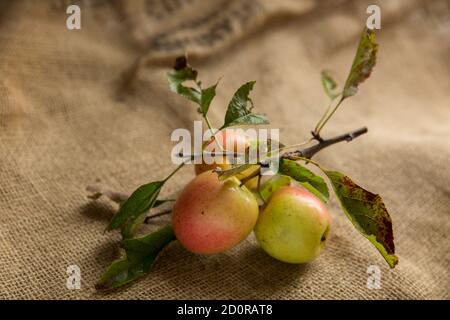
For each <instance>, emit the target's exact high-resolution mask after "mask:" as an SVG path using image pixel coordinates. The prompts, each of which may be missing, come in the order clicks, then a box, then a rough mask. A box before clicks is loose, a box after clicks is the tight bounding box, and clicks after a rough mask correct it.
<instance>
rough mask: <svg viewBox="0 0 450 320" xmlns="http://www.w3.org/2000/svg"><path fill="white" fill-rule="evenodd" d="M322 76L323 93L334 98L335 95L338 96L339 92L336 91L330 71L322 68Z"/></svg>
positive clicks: (335, 84)
mask: <svg viewBox="0 0 450 320" xmlns="http://www.w3.org/2000/svg"><path fill="white" fill-rule="evenodd" d="M321 76H322V86H323V89H324V90H325V93H326V94H327V96H328V97H329V98H330V99H332V100H334V99H336V97H338V96H339V93H338V92H336V88H337V83H336V81H335V80H334V79H333V78H332V77H331V75H330V73H329V72H328V71H327V70H323V71H322V73H321Z"/></svg>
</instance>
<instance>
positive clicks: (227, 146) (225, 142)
mask: <svg viewBox="0 0 450 320" xmlns="http://www.w3.org/2000/svg"><path fill="white" fill-rule="evenodd" d="M250 143H251V140H250V138H249V136H248V135H246V134H245V133H242V132H239V131H233V130H225V131H220V132H218V133H217V134H216V135H215V140H214V141H212V142H210V143H209V144H208V145H207V146H206V147H205V148H204V151H209V152H213V151H215V152H221V151H222V150H223V151H227V152H234V153H237V152H242V153H244V152H245V151H246V149H247V148H248V147H249V146H250ZM220 160H221V161H220V163H212V164H207V163H201V164H196V165H195V174H196V175H199V174H201V173H203V172H206V171H210V170H214V169H217V168H220V169H221V170H223V171H226V170H229V169H231V168H232V165H231V162H230V161H229V160H228V159H227V157H226V156H223V157H221V158H220ZM254 171H255V168H254V167H251V168H249V169H247V170H244V171H242V172H241V173H239V174H237V175H236V177H237V178H238V179H242V178H244V177H246V176H247V175H249V174H251V173H253V172H254ZM257 185H258V178H257V177H255V178H253V179H251V180H249V181H248V182H247V183H246V184H245V186H246V187H247V188H249V189H256V186H257Z"/></svg>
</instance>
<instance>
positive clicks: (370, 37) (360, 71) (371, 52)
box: [342, 28, 378, 99]
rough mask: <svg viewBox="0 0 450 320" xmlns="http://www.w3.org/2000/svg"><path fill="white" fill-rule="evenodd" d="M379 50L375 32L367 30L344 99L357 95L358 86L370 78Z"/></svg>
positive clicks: (353, 65) (359, 47)
mask: <svg viewBox="0 0 450 320" xmlns="http://www.w3.org/2000/svg"><path fill="white" fill-rule="evenodd" d="M377 50H378V44H376V43H375V32H374V31H373V30H370V29H368V28H366V29H365V30H364V32H363V34H362V36H361V40H360V42H359V45H358V49H357V51H356V56H355V59H354V60H353V64H352V68H351V70H350V73H349V75H348V78H347V81H346V82H345V86H344V91H343V94H342V99H345V98H348V97H351V96H353V95H355V94H356V92H357V91H358V85H359V84H360V83H362V82H363V81H364V80H366V79H367V78H368V77H369V76H370V74H371V73H372V69H373V67H374V66H375V63H376V60H377Z"/></svg>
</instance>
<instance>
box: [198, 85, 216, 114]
mask: <svg viewBox="0 0 450 320" xmlns="http://www.w3.org/2000/svg"><path fill="white" fill-rule="evenodd" d="M216 88H217V83H216V84H215V85H214V86H212V87H209V88H207V89H204V90H202V94H201V98H200V110H201V113H202V114H203V116H204V117H205V116H206V115H207V114H208V110H209V106H210V105H211V102H212V101H213V99H214V97H215V96H216Z"/></svg>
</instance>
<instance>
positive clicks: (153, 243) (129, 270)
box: [95, 225, 175, 290]
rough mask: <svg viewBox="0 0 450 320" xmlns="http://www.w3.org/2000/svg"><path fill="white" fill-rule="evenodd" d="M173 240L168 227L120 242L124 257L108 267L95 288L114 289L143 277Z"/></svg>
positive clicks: (173, 236)
mask: <svg viewBox="0 0 450 320" xmlns="http://www.w3.org/2000/svg"><path fill="white" fill-rule="evenodd" d="M174 240H175V235H174V233H173V229H172V227H171V226H170V225H169V226H166V227H163V228H161V229H159V230H158V231H156V232H153V233H151V234H149V235H146V236H144V237H140V238H134V239H128V240H124V241H122V248H123V249H124V250H125V256H124V257H122V258H120V259H118V260H116V261H114V262H113V263H112V264H111V265H110V266H109V268H108V269H107V270H106V271H105V272H104V273H103V275H102V276H101V278H100V280H99V281H98V282H97V284H96V285H95V288H96V289H97V290H111V289H116V288H119V287H121V286H124V285H126V284H128V283H130V282H132V281H134V280H136V279H138V278H141V277H143V276H145V275H146V274H148V272H149V271H150V269H151V267H152V265H153V263H154V262H155V260H156V259H157V257H158V255H159V254H160V252H161V251H162V250H163V249H164V248H165V247H166V246H167V245H168V244H169V243H171V242H172V241H174Z"/></svg>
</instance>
